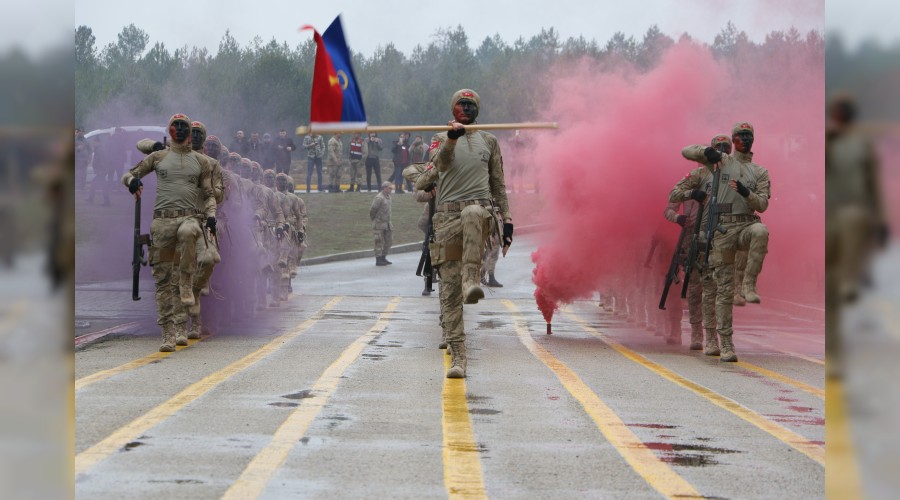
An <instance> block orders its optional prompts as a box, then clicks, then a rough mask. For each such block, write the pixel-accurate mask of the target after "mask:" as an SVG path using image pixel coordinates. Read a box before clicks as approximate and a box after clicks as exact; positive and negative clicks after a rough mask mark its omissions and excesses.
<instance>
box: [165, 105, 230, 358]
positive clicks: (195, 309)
mask: <svg viewBox="0 0 900 500" xmlns="http://www.w3.org/2000/svg"><path fill="white" fill-rule="evenodd" d="M191 134H192V136H193V135H194V134H196V135H197V136H198V140H197V141H194V140H193V137H192V140H191V147H192V148H193V150H194V151H195V152H197V153H198V154H203V145H204V144H205V143H206V126H205V125H203V123H201V122H198V121H195V122H192V123H191ZM216 141H217V142H218V139H216ZM204 156H206V158H207V159H208V160H209V165H210V180H211V181H212V188H213V193H214V196H215V199H216V212H217V213H218V211H219V206H220V205H221V204H222V202H224V201H225V182H224V177H223V174H222V168H221V166H220V165H219V161H218V160H217V159H215V158H212V157H210V156H207V155H205V154H204ZM202 201H203V200H201V199H198V200H197V203H198V208H201V207H202V205H201V204H202ZM202 236H203V237H202V238H198V239H197V248H196V250H195V251H196V255H197V276H196V278H195V279H194V287H193V293H194V304H193V305H191V306H188V307H187V309H186V312H187V314H188V317H189V318H190V320H191V328H190V330H188V332H187V339H199V338H200V332H201V328H202V326H201V320H200V295H201V294H202V295H208V294H209V290H208V288H207V286H208V285H209V279H210V277H211V276H212V273H213V268H215V266H216V264H218V263H219V262H221V261H222V257H221V256H220V255H219V248H218V247H219V245H218V240H217V239H216V238H215V237H214V236H213V235H212V234H210V233H208V232H207V230H206V229H203V230H202ZM175 333H176V337H178V338H181V335H179V333H180V332H178V331H176V332H175ZM187 339H184V340H183V341H182V342H181V343H180V344H179V345H187Z"/></svg>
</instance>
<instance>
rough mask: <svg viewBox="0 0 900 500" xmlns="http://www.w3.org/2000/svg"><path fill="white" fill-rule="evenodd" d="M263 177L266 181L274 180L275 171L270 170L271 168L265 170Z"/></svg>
mask: <svg viewBox="0 0 900 500" xmlns="http://www.w3.org/2000/svg"><path fill="white" fill-rule="evenodd" d="M263 176H264V177H265V178H266V179H274V178H275V171H274V170H272V169H271V168H267V169H266V170H264V171H263Z"/></svg>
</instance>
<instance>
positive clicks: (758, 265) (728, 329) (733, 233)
mask: <svg viewBox="0 0 900 500" xmlns="http://www.w3.org/2000/svg"><path fill="white" fill-rule="evenodd" d="M722 226H723V227H724V228H725V229H726V232H725V234H721V233H716V236H715V239H714V240H713V249H712V252H711V253H710V256H709V263H710V265H711V266H712V267H713V277H714V278H715V280H716V292H717V293H716V329H717V331H718V333H719V335H720V336H721V335H725V336H728V335H731V334H732V333H733V330H732V316H731V313H732V308H733V306H734V268H735V254H737V252H738V251H739V250H747V269H746V271H745V273H746V275H747V276H753V277H756V276H757V275H759V273H760V271H761V270H762V265H763V260H764V259H765V257H766V254H767V253H768V252H769V230H768V229H767V228H766V226H765V225H764V224H762V223H761V222H738V223H729V224H722Z"/></svg>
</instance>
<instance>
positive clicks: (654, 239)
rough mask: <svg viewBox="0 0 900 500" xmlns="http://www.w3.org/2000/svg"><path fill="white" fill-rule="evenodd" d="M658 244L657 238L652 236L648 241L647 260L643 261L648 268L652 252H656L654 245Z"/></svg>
mask: <svg viewBox="0 0 900 500" xmlns="http://www.w3.org/2000/svg"><path fill="white" fill-rule="evenodd" d="M658 245H659V238H653V240H652V241H651V242H650V251H649V252H647V260H646V261H644V267H645V268H647V269H650V261H652V260H653V254H654V253H656V247H657V246H658Z"/></svg>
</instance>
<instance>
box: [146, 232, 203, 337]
mask: <svg viewBox="0 0 900 500" xmlns="http://www.w3.org/2000/svg"><path fill="white" fill-rule="evenodd" d="M202 237H203V236H202V233H201V229H200V221H199V219H198V217H196V216H192V217H177V218H166V219H163V218H157V219H153V222H151V223H150V238H151V239H152V241H153V244H152V246H151V247H150V265H152V266H153V281H154V283H155V284H156V311H157V316H158V317H157V320H156V322H157V323H158V324H160V325H166V324H168V323H184V322H186V321H187V316H186V315H185V310H184V307H183V306H182V305H181V296H180V291H181V290H189V291H191V292H193V278H194V271H195V268H196V266H197V261H196V244H197V239H198V238H202Z"/></svg>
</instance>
